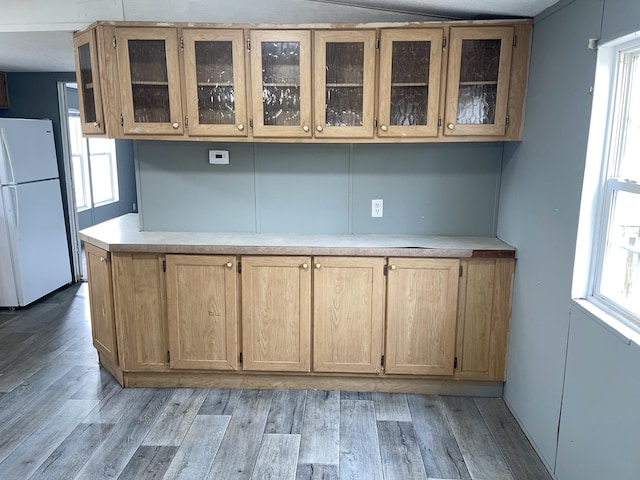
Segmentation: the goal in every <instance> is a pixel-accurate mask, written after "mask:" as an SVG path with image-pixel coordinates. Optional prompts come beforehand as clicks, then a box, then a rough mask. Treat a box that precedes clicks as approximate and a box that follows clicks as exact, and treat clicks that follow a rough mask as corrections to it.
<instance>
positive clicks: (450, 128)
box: [447, 123, 456, 130]
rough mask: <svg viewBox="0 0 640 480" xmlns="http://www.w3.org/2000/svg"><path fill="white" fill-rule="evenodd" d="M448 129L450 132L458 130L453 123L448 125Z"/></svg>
mask: <svg viewBox="0 0 640 480" xmlns="http://www.w3.org/2000/svg"><path fill="white" fill-rule="evenodd" d="M447 128H448V129H449V130H453V129H454V128H456V126H455V125H454V124H453V123H447Z"/></svg>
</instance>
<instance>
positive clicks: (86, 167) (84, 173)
mask: <svg viewBox="0 0 640 480" xmlns="http://www.w3.org/2000/svg"><path fill="white" fill-rule="evenodd" d="M67 119H68V123H69V136H70V157H71V168H72V171H73V172H74V173H75V168H74V158H79V159H80V173H81V178H75V177H74V179H73V181H74V195H76V196H77V192H76V191H75V190H76V186H77V184H78V181H80V182H81V185H82V192H83V202H84V203H83V205H78V199H77V198H76V200H75V202H76V205H75V207H76V211H77V212H78V213H81V212H84V211H86V210H91V209H92V208H98V207H102V206H104V205H110V204H112V203H117V202H119V201H120V191H119V185H118V165H117V161H118V160H117V153H116V144H115V140H113V139H104V138H100V140H108V141H109V142H110V148H109V151H103V149H101V150H100V151H99V152H98V153H92V151H91V141H92V140H93V139H92V138H87V137H83V136H82V130H81V125H80V113H79V112H78V111H77V110H75V109H69V112H68V114H67ZM72 120H73V121H76V120H77V124H78V125H77V132H76V133H80V134H81V135H80V145H78V146H80V147H81V150H82V153H79V152H76V153H74V151H73V150H74V142H75V141H76V139H72V138H71V135H72V132H75V131H76V129H75V128H74V127H72V125H71V123H72ZM98 155H107V156H108V157H109V170H110V173H111V182H110V183H111V186H110V191H111V197H110V198H108V199H106V200H103V201H100V202H96V201H95V199H94V185H93V174H92V172H93V170H94V169H93V168H92V165H91V163H92V161H91V160H92V156H98Z"/></svg>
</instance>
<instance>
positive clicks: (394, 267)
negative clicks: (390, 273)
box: [389, 265, 398, 270]
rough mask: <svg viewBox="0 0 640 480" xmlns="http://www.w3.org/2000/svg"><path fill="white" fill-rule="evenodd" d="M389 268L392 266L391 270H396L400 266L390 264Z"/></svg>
mask: <svg viewBox="0 0 640 480" xmlns="http://www.w3.org/2000/svg"><path fill="white" fill-rule="evenodd" d="M389 268H390V269H391V270H396V269H397V268H398V266H397V265H390V266H389Z"/></svg>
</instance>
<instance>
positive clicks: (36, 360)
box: [0, 284, 551, 480]
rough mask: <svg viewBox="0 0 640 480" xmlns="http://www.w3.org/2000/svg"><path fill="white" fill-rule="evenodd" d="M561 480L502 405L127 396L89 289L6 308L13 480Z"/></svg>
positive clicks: (215, 393) (265, 394)
mask: <svg viewBox="0 0 640 480" xmlns="http://www.w3.org/2000/svg"><path fill="white" fill-rule="evenodd" d="M27 478H31V479H47V480H57V479H60V480H72V479H77V480H100V479H105V478H120V479H136V480H139V479H152V478H153V479H162V478H164V479H176V478H179V479H184V480H200V479H206V478H211V479H224V480H233V479H260V480H264V479H274V480H275V479H277V480H281V479H292V480H311V479H326V480H331V479H355V478H363V479H367V480H370V479H378V478H379V479H384V480H414V479H421V478H422V479H429V480H433V479H478V480H480V479H482V480H485V479H486V480H494V479H499V478H507V479H511V478H514V479H516V480H538V479H541V480H548V479H550V478H551V477H550V476H549V475H548V474H547V471H546V470H545V468H544V466H543V464H542V462H541V461H540V459H539V458H538V457H537V456H536V454H535V452H534V450H533V449H532V447H531V445H530V444H529V442H528V441H527V439H526V437H525V436H524V434H523V433H522V431H521V430H520V428H519V427H518V425H517V423H516V422H515V420H514V418H513V416H512V415H511V414H510V412H509V410H508V409H507V407H506V406H505V404H504V402H503V401H502V399H499V398H498V399H486V398H472V397H438V396H433V395H401V394H371V393H366V392H365V393H360V392H330V391H311V390H310V391H286V390H263V391H259V390H233V389H204V388H203V389H198V388H193V389H192V388H183V389H173V388H165V389H156V388H137V389H133V388H132V389H123V388H121V387H120V386H119V385H118V384H117V383H116V381H115V380H114V379H113V378H112V377H111V376H110V375H109V374H108V373H107V372H106V371H104V370H103V369H101V368H100V367H99V366H98V359H97V355H96V352H95V350H94V349H93V347H92V344H91V332H90V321H89V305H88V298H87V285H86V284H77V285H73V286H71V287H68V288H66V289H63V290H61V291H59V292H56V293H55V294H53V295H51V296H49V297H47V298H45V299H43V300H41V301H39V302H37V303H36V304H34V305H31V306H29V307H27V308H24V309H19V310H16V311H10V310H6V309H5V310H0V479H17V480H22V479H27Z"/></svg>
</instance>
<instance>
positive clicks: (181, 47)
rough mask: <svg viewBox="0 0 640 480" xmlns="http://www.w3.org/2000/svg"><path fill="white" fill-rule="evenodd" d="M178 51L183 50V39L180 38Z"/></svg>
mask: <svg viewBox="0 0 640 480" xmlns="http://www.w3.org/2000/svg"><path fill="white" fill-rule="evenodd" d="M180 50H184V38H182V37H180Z"/></svg>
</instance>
